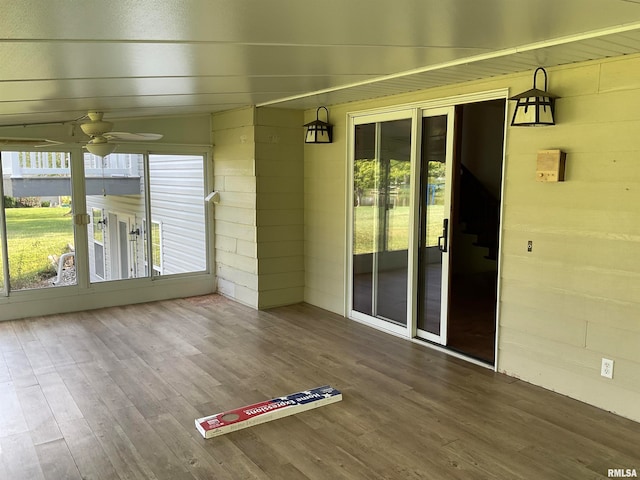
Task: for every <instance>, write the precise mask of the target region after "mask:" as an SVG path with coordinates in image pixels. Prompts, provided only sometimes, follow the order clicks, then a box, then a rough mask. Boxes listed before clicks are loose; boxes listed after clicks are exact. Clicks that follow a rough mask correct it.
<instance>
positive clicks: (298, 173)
mask: <svg viewBox="0 0 640 480" xmlns="http://www.w3.org/2000/svg"><path fill="white" fill-rule="evenodd" d="M262 150H270V149H269V148H262ZM303 172H304V164H303V163H302V162H301V161H300V162H293V161H291V160H288V159H284V158H282V157H276V158H275V159H269V158H264V157H261V158H260V159H259V160H258V161H257V162H256V175H257V176H258V177H263V176H264V177H272V176H274V174H276V173H277V174H278V176H279V177H285V178H290V179H292V180H295V181H297V180H298V179H299V178H301V177H302V174H303Z"/></svg>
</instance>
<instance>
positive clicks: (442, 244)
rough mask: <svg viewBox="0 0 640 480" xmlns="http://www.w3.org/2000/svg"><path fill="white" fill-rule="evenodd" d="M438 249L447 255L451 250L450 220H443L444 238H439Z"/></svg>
mask: <svg viewBox="0 0 640 480" xmlns="http://www.w3.org/2000/svg"><path fill="white" fill-rule="evenodd" d="M438 249H439V250H440V251H441V252H442V253H445V252H446V251H447V250H448V249H449V219H448V218H445V219H444V220H442V236H440V237H438Z"/></svg>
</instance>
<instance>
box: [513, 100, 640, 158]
mask: <svg viewBox="0 0 640 480" xmlns="http://www.w3.org/2000/svg"><path fill="white" fill-rule="evenodd" d="M584 101H588V98H585V99H584ZM558 108H559V107H558ZM639 128H640V120H633V121H628V122H613V121H612V122H605V123H598V122H593V123H580V124H570V123H569V124H567V123H564V124H562V123H559V124H557V125H555V126H554V127H547V128H546V130H545V129H544V127H543V128H536V129H532V128H526V127H519V128H516V127H513V128H511V129H510V130H509V137H508V141H509V143H508V148H509V155H514V154H529V155H534V159H535V155H536V153H537V151H538V150H545V149H549V148H559V149H560V150H564V151H566V152H567V157H569V154H575V153H580V152H588V153H591V154H593V153H604V152H611V151H629V150H636V149H637V148H638V147H640V137H638V135H636V134H635V133H636V132H637V131H638V129H639ZM529 130H544V133H539V134H531V133H529ZM567 160H568V159H567Z"/></svg>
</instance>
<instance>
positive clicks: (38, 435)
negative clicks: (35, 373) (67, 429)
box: [17, 385, 62, 446]
mask: <svg viewBox="0 0 640 480" xmlns="http://www.w3.org/2000/svg"><path fill="white" fill-rule="evenodd" d="M17 395H18V399H19V401H20V406H21V407H22V412H23V415H24V418H25V421H26V423H27V425H28V427H29V431H30V432H31V439H32V441H33V444H34V445H36V446H37V445H40V444H42V443H47V442H52V441H55V440H59V439H61V438H62V433H60V429H59V428H58V423H57V422H56V419H55V418H54V416H53V413H52V412H51V409H50V408H49V403H48V402H47V399H46V398H45V396H44V393H43V392H42V389H41V388H40V385H32V386H31V387H25V388H19V389H18V390H17Z"/></svg>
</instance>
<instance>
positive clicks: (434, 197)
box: [417, 114, 452, 344]
mask: <svg viewBox="0 0 640 480" xmlns="http://www.w3.org/2000/svg"><path fill="white" fill-rule="evenodd" d="M451 118H452V115H451V114H445V115H436V116H424V117H423V119H422V145H421V165H420V205H419V218H420V220H419V242H418V245H419V250H418V311H417V329H418V336H421V337H423V338H426V339H428V340H432V341H436V342H439V343H442V344H445V343H446V321H447V298H448V284H449V278H448V263H449V212H450V201H449V195H450V192H449V191H450V188H449V185H450V178H451V143H450V140H451V138H449V137H450V136H451V135H450V132H449V130H450V128H449V122H450V119H451Z"/></svg>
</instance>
